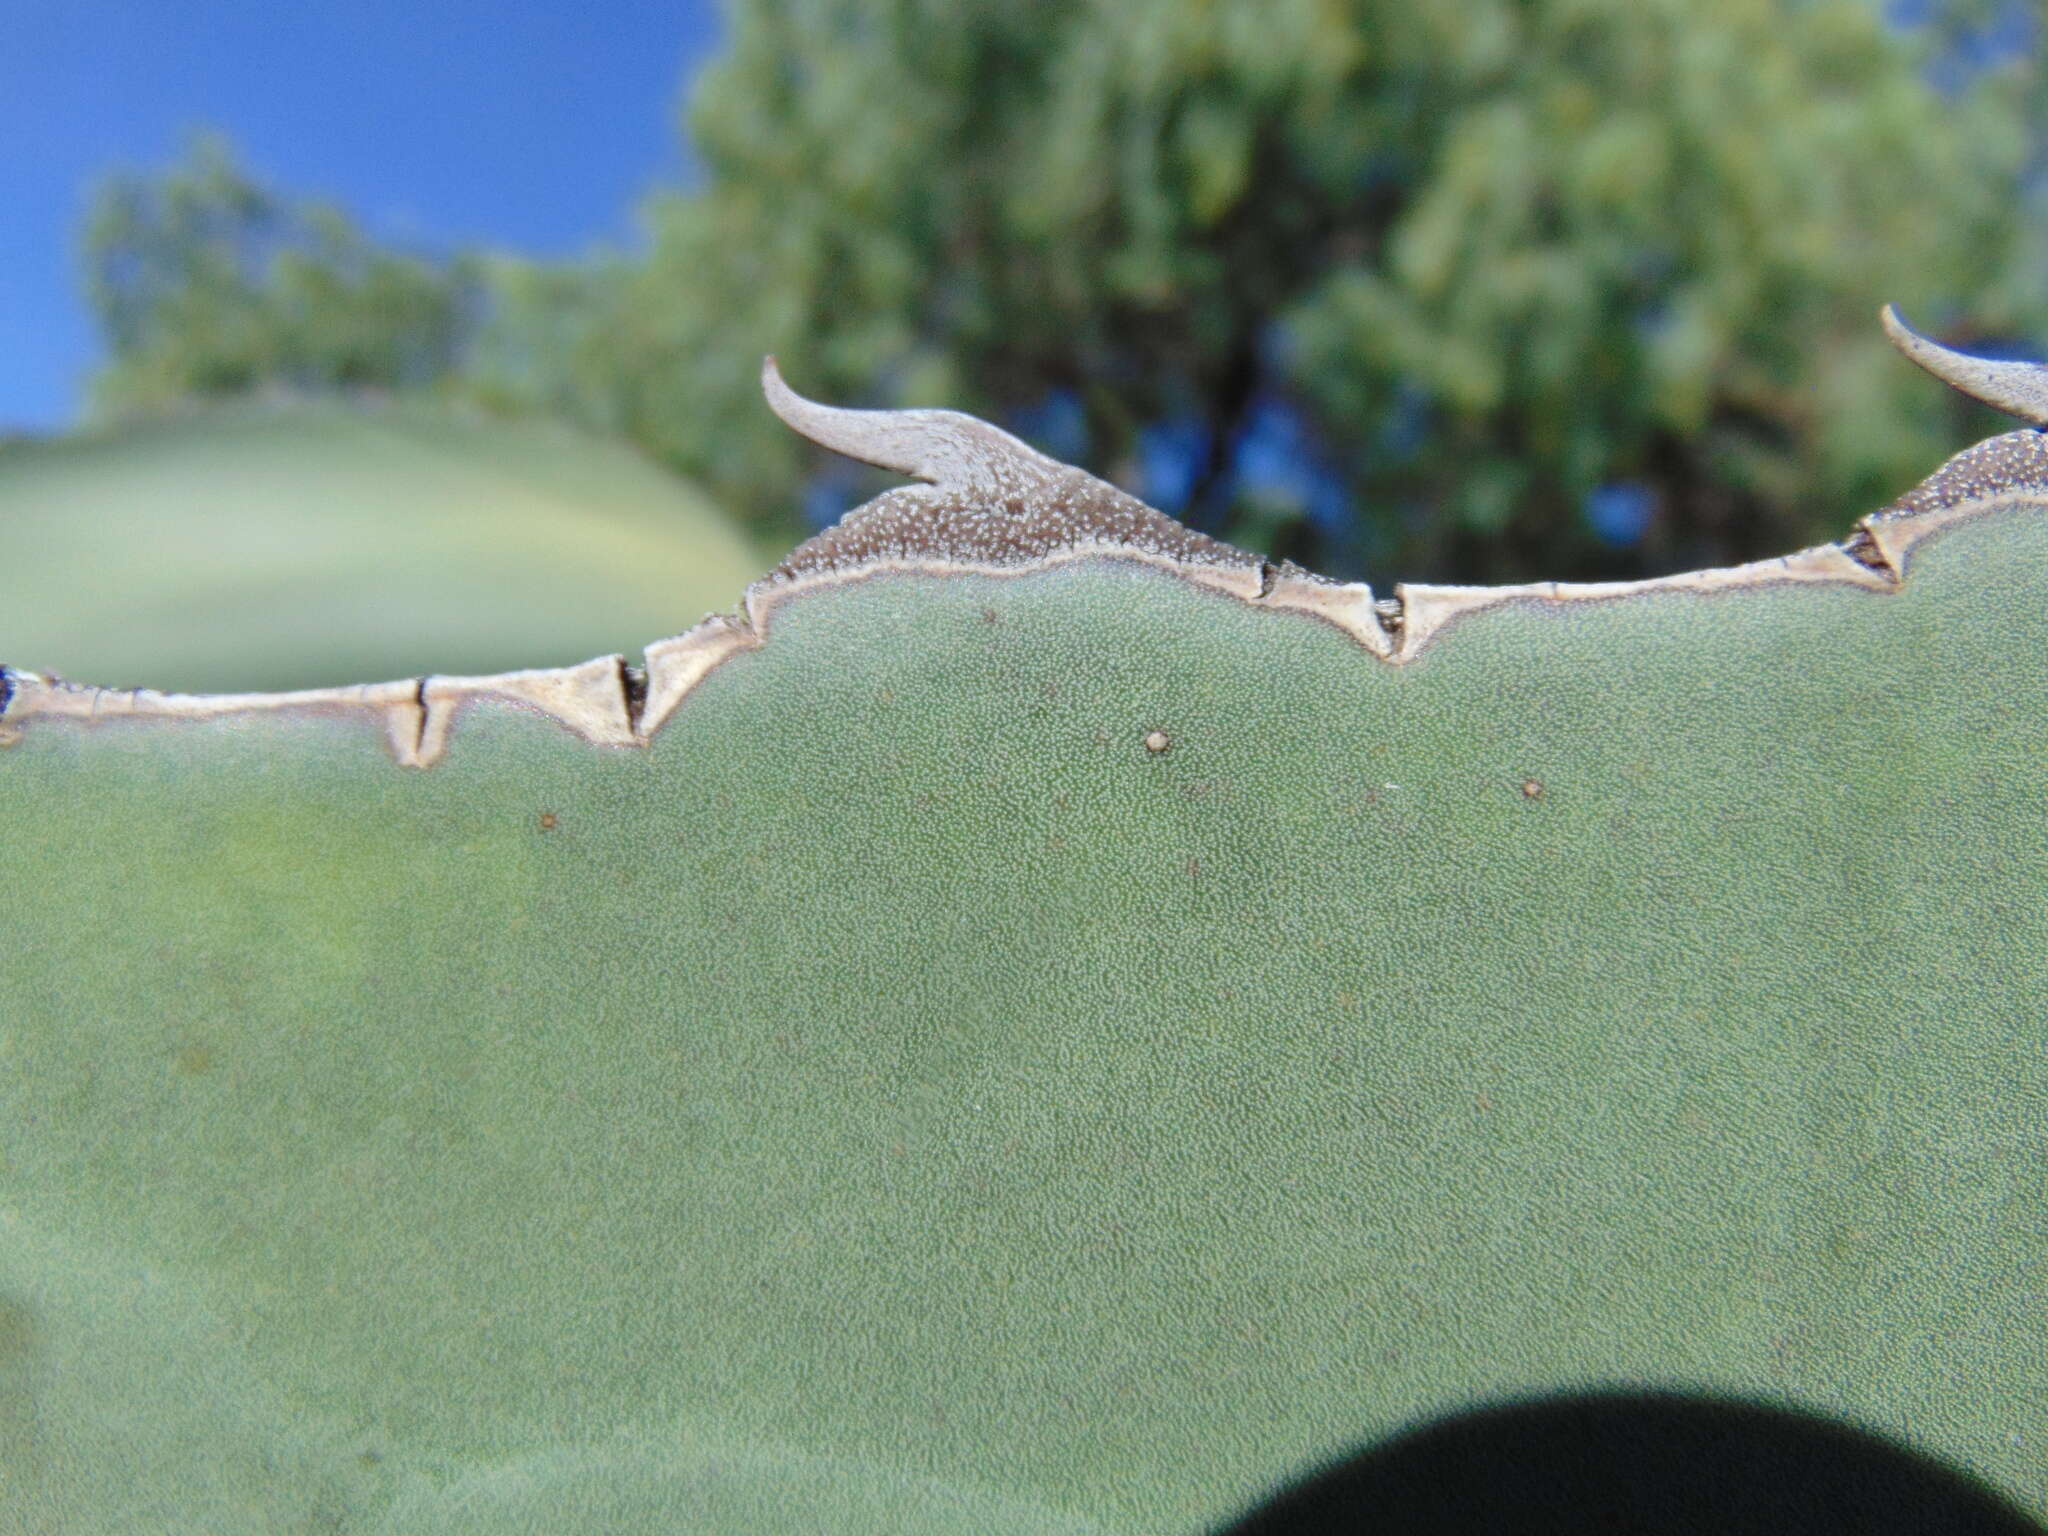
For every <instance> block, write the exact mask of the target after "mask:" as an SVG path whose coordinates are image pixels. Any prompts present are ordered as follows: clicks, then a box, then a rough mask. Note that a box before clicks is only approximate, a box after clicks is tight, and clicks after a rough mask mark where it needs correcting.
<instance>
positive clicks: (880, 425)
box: [0, 343, 2048, 768]
mask: <svg viewBox="0 0 2048 1536" xmlns="http://www.w3.org/2000/svg"><path fill="white" fill-rule="evenodd" d="M1928 345H1929V346H1932V343H1929V344H1928ZM1937 350H1939V349H1937ZM1956 355H1960V354H1956ZM763 387H764V389H766V391H767V392H768V397H769V401H770V404H771V405H772V406H773V407H774V408H775V410H776V413H777V414H778V415H779V416H781V417H782V419H783V420H785V421H787V422H788V423H789V424H790V425H791V426H793V427H795V428H796V429H797V430H799V431H801V432H803V433H805V434H806V435H807V436H812V437H814V438H815V439H816V440H818V441H819V442H821V443H823V444H824V445H825V446H827V447H833V448H837V449H840V450H841V451H845V452H850V453H852V454H853V455H854V456H856V457H859V458H862V459H864V460H866V461H868V462H871V463H877V464H880V465H882V466H883V467H885V468H891V469H896V470H897V471H898V472H899V473H905V474H915V475H918V476H919V477H921V478H925V479H928V480H930V481H931V487H932V488H931V489H930V490H921V489H920V490H900V491H891V492H888V493H886V494H885V495H884V496H882V497H879V498H877V499H876V500H875V501H873V502H870V503H868V504H867V505H866V506H864V507H861V508H857V509H856V510H855V511H853V512H851V513H849V514H848V515H847V517H846V518H845V519H844V520H842V522H841V524H840V525H838V527H837V528H835V529H832V530H828V531H827V533H825V534H821V535H820V536H819V537H818V538H817V539H814V540H812V541H810V542H809V543H807V544H806V545H804V546H803V547H802V548H800V549H798V550H797V551H796V552H795V553H793V554H792V555H791V556H790V558H789V559H788V560H787V561H785V562H784V564H783V565H782V566H781V567H779V568H778V570H777V571H776V572H775V573H774V574H773V575H771V576H769V577H767V578H764V579H763V580H761V581H758V582H756V583H754V585H753V586H751V587H749V588H748V589H747V591H746V593H745V594H744V596H743V598H742V604H741V609H740V612H739V613H737V614H732V615H716V616H713V617H711V618H707V619H706V620H704V621H703V622H702V623H701V624H699V625H697V626H696V627H695V628H694V629H691V630H689V631H688V632H687V633H685V634H681V635H678V636H675V637H674V638H672V639H667V640H659V641H656V642H654V643H653V644H652V645H649V646H648V647H647V650H646V663H647V667H646V678H645V690H644V694H643V695H642V697H641V698H640V699H639V701H638V708H637V709H636V707H635V704H636V701H635V698H634V693H633V689H632V686H631V680H630V679H629V677H628V675H627V672H626V669H625V666H624V663H623V660H622V658H620V657H619V656H616V655H613V656H600V657H597V658H594V659H593V660H590V661H587V662H583V663H580V664H578V665H576V666H570V667H556V668H539V669H534V670H529V671H519V672H508V673H502V674H499V675H496V676H490V677H441V676H430V677H425V678H414V679H408V680H402V681H398V682H390V683H374V684H367V685H363V686H358V687H347V688H326V689H313V690H308V691H305V692H297V693H255V694H174V693H159V692H155V691H152V690H149V689H134V690H117V689H104V688H88V687H81V686H78V685H75V684H71V683H67V682H64V681H62V680H60V679H56V678H50V677H43V676H39V675H38V674H36V673H33V672H21V671H14V670H12V669H9V670H7V671H6V673H5V682H6V683H7V685H8V689H9V693H8V697H7V700H6V704H5V707H4V709H0V746H6V745H10V744H12V743H13V742H14V741H16V740H18V739H19V737H20V733H21V732H22V731H23V730H25V729H28V728H30V727H31V726H34V725H38V724H42V723H48V724H51V725H59V724H68V725H71V726H88V727H90V726H110V725H113V724H115V723H116V722H121V721H162V722H173V721H195V720H216V719H220V718H223V717H228V716H235V715H244V714H261V713H269V712H277V711H284V712H291V711H302V712H311V713H318V714H341V715H345V716H349V717H354V718H361V719H363V720H364V721H365V722H366V723H372V724H374V725H376V726H377V727H378V728H379V729H380V731H381V733H382V736H383V739H384V741H385V743H386V744H387V746H388V748H389V750H390V753H391V756H392V757H393V759H394V760H395V761H396V762H398V763H399V764H401V765H403V766H405V767H416V768H425V767H429V766H431V765H433V764H434V763H436V762H438V761H440V760H441V759H442V757H444V756H445V755H446V753H447V751H448V750H449V742H450V739H451V737H452V736H453V735H454V734H455V727H456V725H457V723H458V722H459V720H460V718H461V716H462V715H463V714H464V713H465V712H466V711H467V710H469V709H471V708H473V707H476V706H478V705H483V704H497V705H501V706H502V705H509V706H512V707H515V708H517V709H520V710H524V711H527V712H530V713H535V714H539V715H544V716H546V717H547V718H549V719H551V720H553V721H555V722H556V723H557V724H559V725H560V726H562V727H564V728H565V729H567V730H569V731H570V732H572V733H574V734H575V735H578V736H581V737H582V738H583V739H584V740H585V741H588V742H591V743H593V744H596V745H600V746H609V747H629V746H641V747H644V746H647V745H649V744H651V742H652V741H653V739H654V737H655V735H656V734H657V733H658V732H659V731H660V729H661V727H662V726H663V725H664V724H665V723H666V722H667V721H668V720H669V718H670V717H671V716H672V715H673V714H674V713H675V711H676V710H677V708H679V707H680V706H681V705H682V703H683V702H684V700H685V699H687V698H688V696H689V695H690V694H691V693H692V692H693V691H694V690H695V689H696V687H697V685H698V684H699V683H701V682H702V681H703V680H704V679H705V678H706V677H708V676H709V675H710V674H711V673H712V672H713V671H715V670H716V669H717V668H718V667H719V666H721V665H722V664H723V663H724V662H726V661H727V660H729V659H730V658H731V657H733V656H735V655H738V654H739V653H741V652H743V651H747V650H752V649H754V648H755V647H757V646H759V645H761V644H762V643H763V642H764V641H765V640H766V639H767V636H768V632H769V629H770V627H771V625H772V622H773V618H774V614H775V611H776V610H777V609H778V608H780V607H781V606H782V605H783V604H785V603H788V602H791V601H794V600H795V599H797V598H800V597H803V596H806V595H808V594H810V593H813V592H817V591H821V590H825V589H829V588H833V587H839V586H844V585H848V584H850V583H854V582H860V581H866V580H870V579H872V578H875V577H878V576H887V575H914V576H923V577H938V578H943V577H946V576H951V575H964V574H973V575H980V576H999V577H1008V576H1021V575H1025V574H1028V573H1030V572H1033V571H1043V570H1047V569H1050V568H1052V567H1055V566H1060V565H1066V564H1069V563H1073V562H1077V561H1083V560H1102V559H1113V560H1122V561H1127V562H1136V563H1139V564H1143V565H1146V566H1150V567H1153V568H1155V569H1159V570H1162V571H1165V572H1167V573H1169V574H1171V575H1174V576H1176V577H1178V578H1180V579H1182V580H1185V581H1187V582H1189V583H1191V584H1193V585H1196V586H1199V587H1203V588H1206V589H1208V590H1211V591H1215V592H1217V593H1220V594H1222V595H1224V596H1227V597H1230V598H1233V599H1235V600H1237V601H1241V602H1246V603H1254V604H1258V605H1260V606H1263V607H1269V608H1273V609H1277V610H1280V611H1283V612H1289V613H1297V614H1300V615H1302V616H1304V617H1310V618H1314V619H1317V620H1320V621H1321V622H1324V623H1327V624H1329V625H1331V626H1333V627H1334V628H1336V629H1338V630H1339V631H1341V632H1342V633H1344V634H1346V635H1348V636H1349V637H1350V638H1351V639H1352V640H1353V641H1355V642H1356V643H1357V644H1358V646H1359V648H1360V649H1361V650H1363V651H1365V652H1366V653H1367V654H1368V655H1371V656H1374V657H1376V658H1378V659H1379V660H1381V661H1384V662H1387V663H1389V664H1393V665H1400V664H1403V663H1406V662H1409V661H1412V660H1414V659H1415V658H1416V657H1417V656H1419V655H1421V654H1422V652H1423V651H1424V649H1425V648H1426V647H1427V646H1428V645H1429V644H1430V643H1431V642H1432V641H1433V640H1434V639H1436V637H1438V636H1439V635H1441V634H1443V633H1444V632H1445V631H1446V630H1447V629H1449V628H1451V627H1452V626H1453V625H1455V624H1457V623H1459V622H1461V621H1463V620H1464V619H1466V618H1469V617H1471V616H1472V615H1474V614H1476V613H1480V612H1484V611H1486V610H1488V609H1492V608H1500V607H1510V606H1526V605H1535V606H1554V605H1557V604H1577V603H1583V602H1613V601H1619V600H1624V599H1628V598H1632V597H1641V596H1650V595H1654V594H1660V593H1677V592H1684V593H1692V594H1698V595H1701V596H1709V595H1712V594H1715V593H1721V592H1732V591H1737V590H1741V589H1745V588H1750V587H1756V586H1763V585H1771V584H1777V583H1812V584H1822V585H1831V586H1848V587H1853V588H1859V589H1862V590H1865V591H1871V592H1889V591H1893V590H1896V589H1897V587H1898V586H1899V585H1900V583H1901V582H1902V581H1903V580H1904V577H1905V573H1906V570H1907V567H1908V564H1909V562H1910V559H1911V556H1912V552H1913V550H1914V548H1915V547H1916V546H1917V545H1918V544H1920V543H1921V542H1922V541H1923V540H1926V539H1928V538H1930V537H1932V536H1934V535H1936V534H1938V533H1941V532H1943V531H1944V530H1946V529H1948V528H1950V527H1953V526H1954V525H1956V524H1957V523H1959V522H1963V521H1966V520H1968V519H1970V518H1973V517H1976V516H1978V515H1980V514H1982V513H1985V512H1990V511H1995V510H1997V509H1999V508H2002V507H2008V506H2012V505H2015V504H2025V505H2031V506H2037V507H2041V508H2043V509H2044V510H2048V437H2044V435H2043V434H2042V433H2040V432H2012V433H2008V434H2006V435H2005V436H2003V437H1996V438H1991V439H1989V440H1987V441H1985V442H1982V443H1979V444H1977V445H1976V446H1975V447H1974V448H1970V449H1967V450H1965V451H1964V452H1962V453H1959V454H1957V455H1956V456H1955V457H1954V458H1952V459H1950V460H1949V461H1948V462H1947V463H1946V464H1944V465H1943V466H1942V467H1941V468H1940V469H1939V470H1938V471H1936V472H1935V474H1933V475H1931V476H1929V477H1928V479H1926V480H1925V481H1923V482H1922V483H1921V484H1920V485H1918V486H1916V487H1915V488H1914V489H1913V490H1911V491H1909V492H1908V493H1907V494H1906V495H1904V496H1902V497H1900V498H1899V500H1897V501H1896V502H1894V503H1892V504H1891V505H1890V506H1889V507H1886V508H1885V509H1883V510H1882V511H1880V512H1877V513H1874V514H1872V515H1871V516H1869V517H1866V518H1864V519H1863V520H1862V521H1861V522H1860V523H1859V524H1858V525H1857V532H1856V534H1855V535H1853V536H1852V537H1851V538H1850V539H1849V540H1846V541H1844V542H1843V543H1840V544H1827V545H1821V546H1819V547H1817V548H1813V549H1806V550H1801V551H1798V552H1797V553H1795V554H1791V555H1786V556H1783V557H1781V558H1778V559H1774V560H1762V561H1756V562H1754V563H1752V564H1749V565H1741V566H1732V567H1727V568H1724V569H1717V570H1706V571H1689V572H1685V573H1683V574H1681V575H1676V576H1665V577H1659V578H1656V579H1653V580H1649V581H1634V582H1594V583H1570V582H1541V583H1536V584H1533V585H1527V586H1515V587H1452V586H1423V585H1403V586H1398V587H1396V588H1395V600H1394V602H1393V603H1391V604H1383V603H1377V602H1375V601H1374V598H1373V593H1372V589H1371V588H1370V587H1368V586H1366V585H1364V584H1363V583H1343V582H1334V581H1329V580H1326V579H1324V578H1322V577H1320V576H1316V575H1314V574H1312V573H1310V572H1306V571H1301V570H1298V569H1296V568H1294V567H1291V566H1289V567H1279V568H1275V567H1273V566H1271V565H1268V564H1267V563H1265V562H1263V561H1261V560H1259V559H1258V558H1257V557H1256V556H1253V555H1248V554H1246V553H1245V552H1244V551H1242V550H1237V549H1233V548H1231V547H1230V546H1229V545H1225V544H1221V543H1219V542H1218V541H1216V540H1213V539H1208V538H1205V537H1204V536H1203V535H1200V534H1196V533H1194V532H1193V531H1192V530H1189V529H1186V528H1183V527H1182V526H1181V525H1179V524H1177V523H1174V522H1173V521H1172V520H1171V519H1169V518H1167V517H1165V516H1164V514H1162V513H1159V512H1157V511H1154V510H1153V509H1152V508H1149V507H1145V506H1144V505H1143V504H1142V503H1139V502H1137V501H1135V500H1134V499H1133V498H1131V497H1129V496H1126V495H1125V494H1124V493H1123V492H1121V491H1118V490H1116V489H1115V488H1114V487H1113V486H1109V485H1107V484H1105V483H1104V482H1102V481H1099V480H1096V479H1095V478H1094V477H1093V476H1090V475H1087V474H1085V473H1084V472H1083V471H1081V470H1077V469H1074V468H1072V467H1070V466H1068V465H1064V464H1060V463H1058V462H1057V461H1056V460H1053V459H1048V458H1046V457H1045V456H1044V455H1042V454H1039V453H1037V452H1036V451H1035V450H1032V449H1030V448H1028V447H1026V446H1025V445H1024V444H1022V443H1020V442H1018V441H1017V439H1015V438H1014V437H1011V436H1010V435H1009V434H1008V433H1006V432H1003V431H1001V430H1000V429H998V428H996V427H993V426H990V425H989V424H987V423H986V422H981V421H977V420H976V419H975V418H973V417H971V416H963V415H960V414H958V413H956V412H952V411H906V412H890V411H846V410H840V409H838V408H836V407H831V406H822V405H817V404H815V403H814V402H811V401H807V400H805V399H803V398H802V397H801V396H799V395H797V394H796V393H795V391H793V390H791V389H790V388H789V387H788V385H787V384H786V383H784V382H783V381H782V378H781V375H780V374H779V373H777V372H776V371H775V370H774V366H773V362H772V360H771V362H770V363H769V364H768V365H767V367H766V368H765V369H764V373H763ZM963 508H965V510H964V511H963ZM864 517H866V518H869V519H871V520H873V521H874V522H878V523H883V524H884V525H885V528H886V531H887V534H888V541H887V542H886V543H885V544H883V545H880V546H873V541H872V540H870V545H871V546H873V547H869V548H866V549H864V548H863V546H862V544H861V542H860V540H859V538H855V539H853V540H851V541H848V540H846V539H844V538H843V536H842V537H841V539H840V541H839V542H836V543H835V542H834V536H835V535H843V531H844V530H847V529H849V528H854V529H856V531H857V530H858V527H859V524H860V520H861V519H863V518H864ZM920 517H929V518H930V519H931V520H932V522H933V524H934V526H937V527H941V528H942V529H943V530H944V533H943V537H936V538H935V539H934V540H933V542H932V543H930V544H927V545H925V546H922V547H918V548H909V547H905V541H906V540H907V539H909V538H910V537H911V535H912V533H914V531H915V529H916V527H917V524H918V519H919V518H920ZM1006 517H1015V518H1019V519H1021V520H1022V521H1023V522H1025V523H1028V524H1030V525H1031V527H1032V536H1031V538H1029V539H1026V538H1023V537H1021V536H1019V535H1018V534H1017V533H1015V532H1013V531H1009V525H1008V524H1007V523H1006ZM949 520H950V521H949Z"/></svg>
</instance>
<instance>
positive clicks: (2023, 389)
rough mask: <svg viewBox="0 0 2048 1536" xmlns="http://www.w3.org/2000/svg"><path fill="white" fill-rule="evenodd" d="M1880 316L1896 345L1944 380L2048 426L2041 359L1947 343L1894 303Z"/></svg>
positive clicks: (2046, 378)
mask: <svg viewBox="0 0 2048 1536" xmlns="http://www.w3.org/2000/svg"><path fill="white" fill-rule="evenodd" d="M1877 318H1878V322H1879V323H1880V324H1881V325H1883V326H1884V333H1885V335H1886V336H1888V337H1890V338H1891V343H1892V345H1893V346H1895V347H1897V348H1898V349H1899V350H1900V351H1901V352H1903V353H1905V354H1906V356H1907V357H1909V358H1911V359H1912V360H1913V361H1914V362H1916V363H1918V364H1919V365H1920V366H1921V367H1922V368H1925V369H1926V370H1927V371H1928V372H1929V373H1931V374H1933V375H1934V376H1935V377H1936V378H1937V379H1940V380H1941V381H1942V383H1944V384H1946V385H1948V386H1949V387H1950V388H1952V389H1959V390H1961V391H1962V392H1963V393H1964V394H1966V395H1968V396H1969V397H1970V398H1971V399H1973V400H1981V401H1983V402H1984V403H1985V404H1986V405H1988V406H1991V407H1993V408H1994V409H1996V410H2001V411H2004V412H2005V413H2006V414H2007V415H2009V416H2017V417H2019V419H2020V420H2022V421H2024V422H2026V423H2028V424H2029V425H2031V426H2036V427H2048V368H2044V367H2043V366H2042V365H2041V364H2039V363H2026V362H2014V361H2007V360H2004V359H2000V358H1992V357H1972V356H1971V355H1970V354H1969V353H1967V352H1958V351H1956V350H1955V349H1954V348H1953V347H1944V346H1943V345H1942V344H1941V343H1940V342H1938V341H1933V340H1930V339H1929V338H1927V337H1925V336H1922V335H1921V334H1920V333H1919V332H1918V331H1916V330H1914V329H1913V328H1912V327H1911V326H1910V325H1908V324H1906V322H1905V320H1904V318H1903V317H1902V316H1901V315H1900V314H1899V312H1898V310H1897V309H1896V308H1895V307H1894V306H1892V305H1890V304H1887V305H1885V307H1884V308H1883V309H1881V310H1879V311H1878V316H1877Z"/></svg>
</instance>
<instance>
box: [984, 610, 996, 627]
mask: <svg viewBox="0 0 2048 1536" xmlns="http://www.w3.org/2000/svg"><path fill="white" fill-rule="evenodd" d="M981 622H982V623H984V624H993V623H995V622H996V611H995V609H993V608H984V609H982V610H981Z"/></svg>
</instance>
